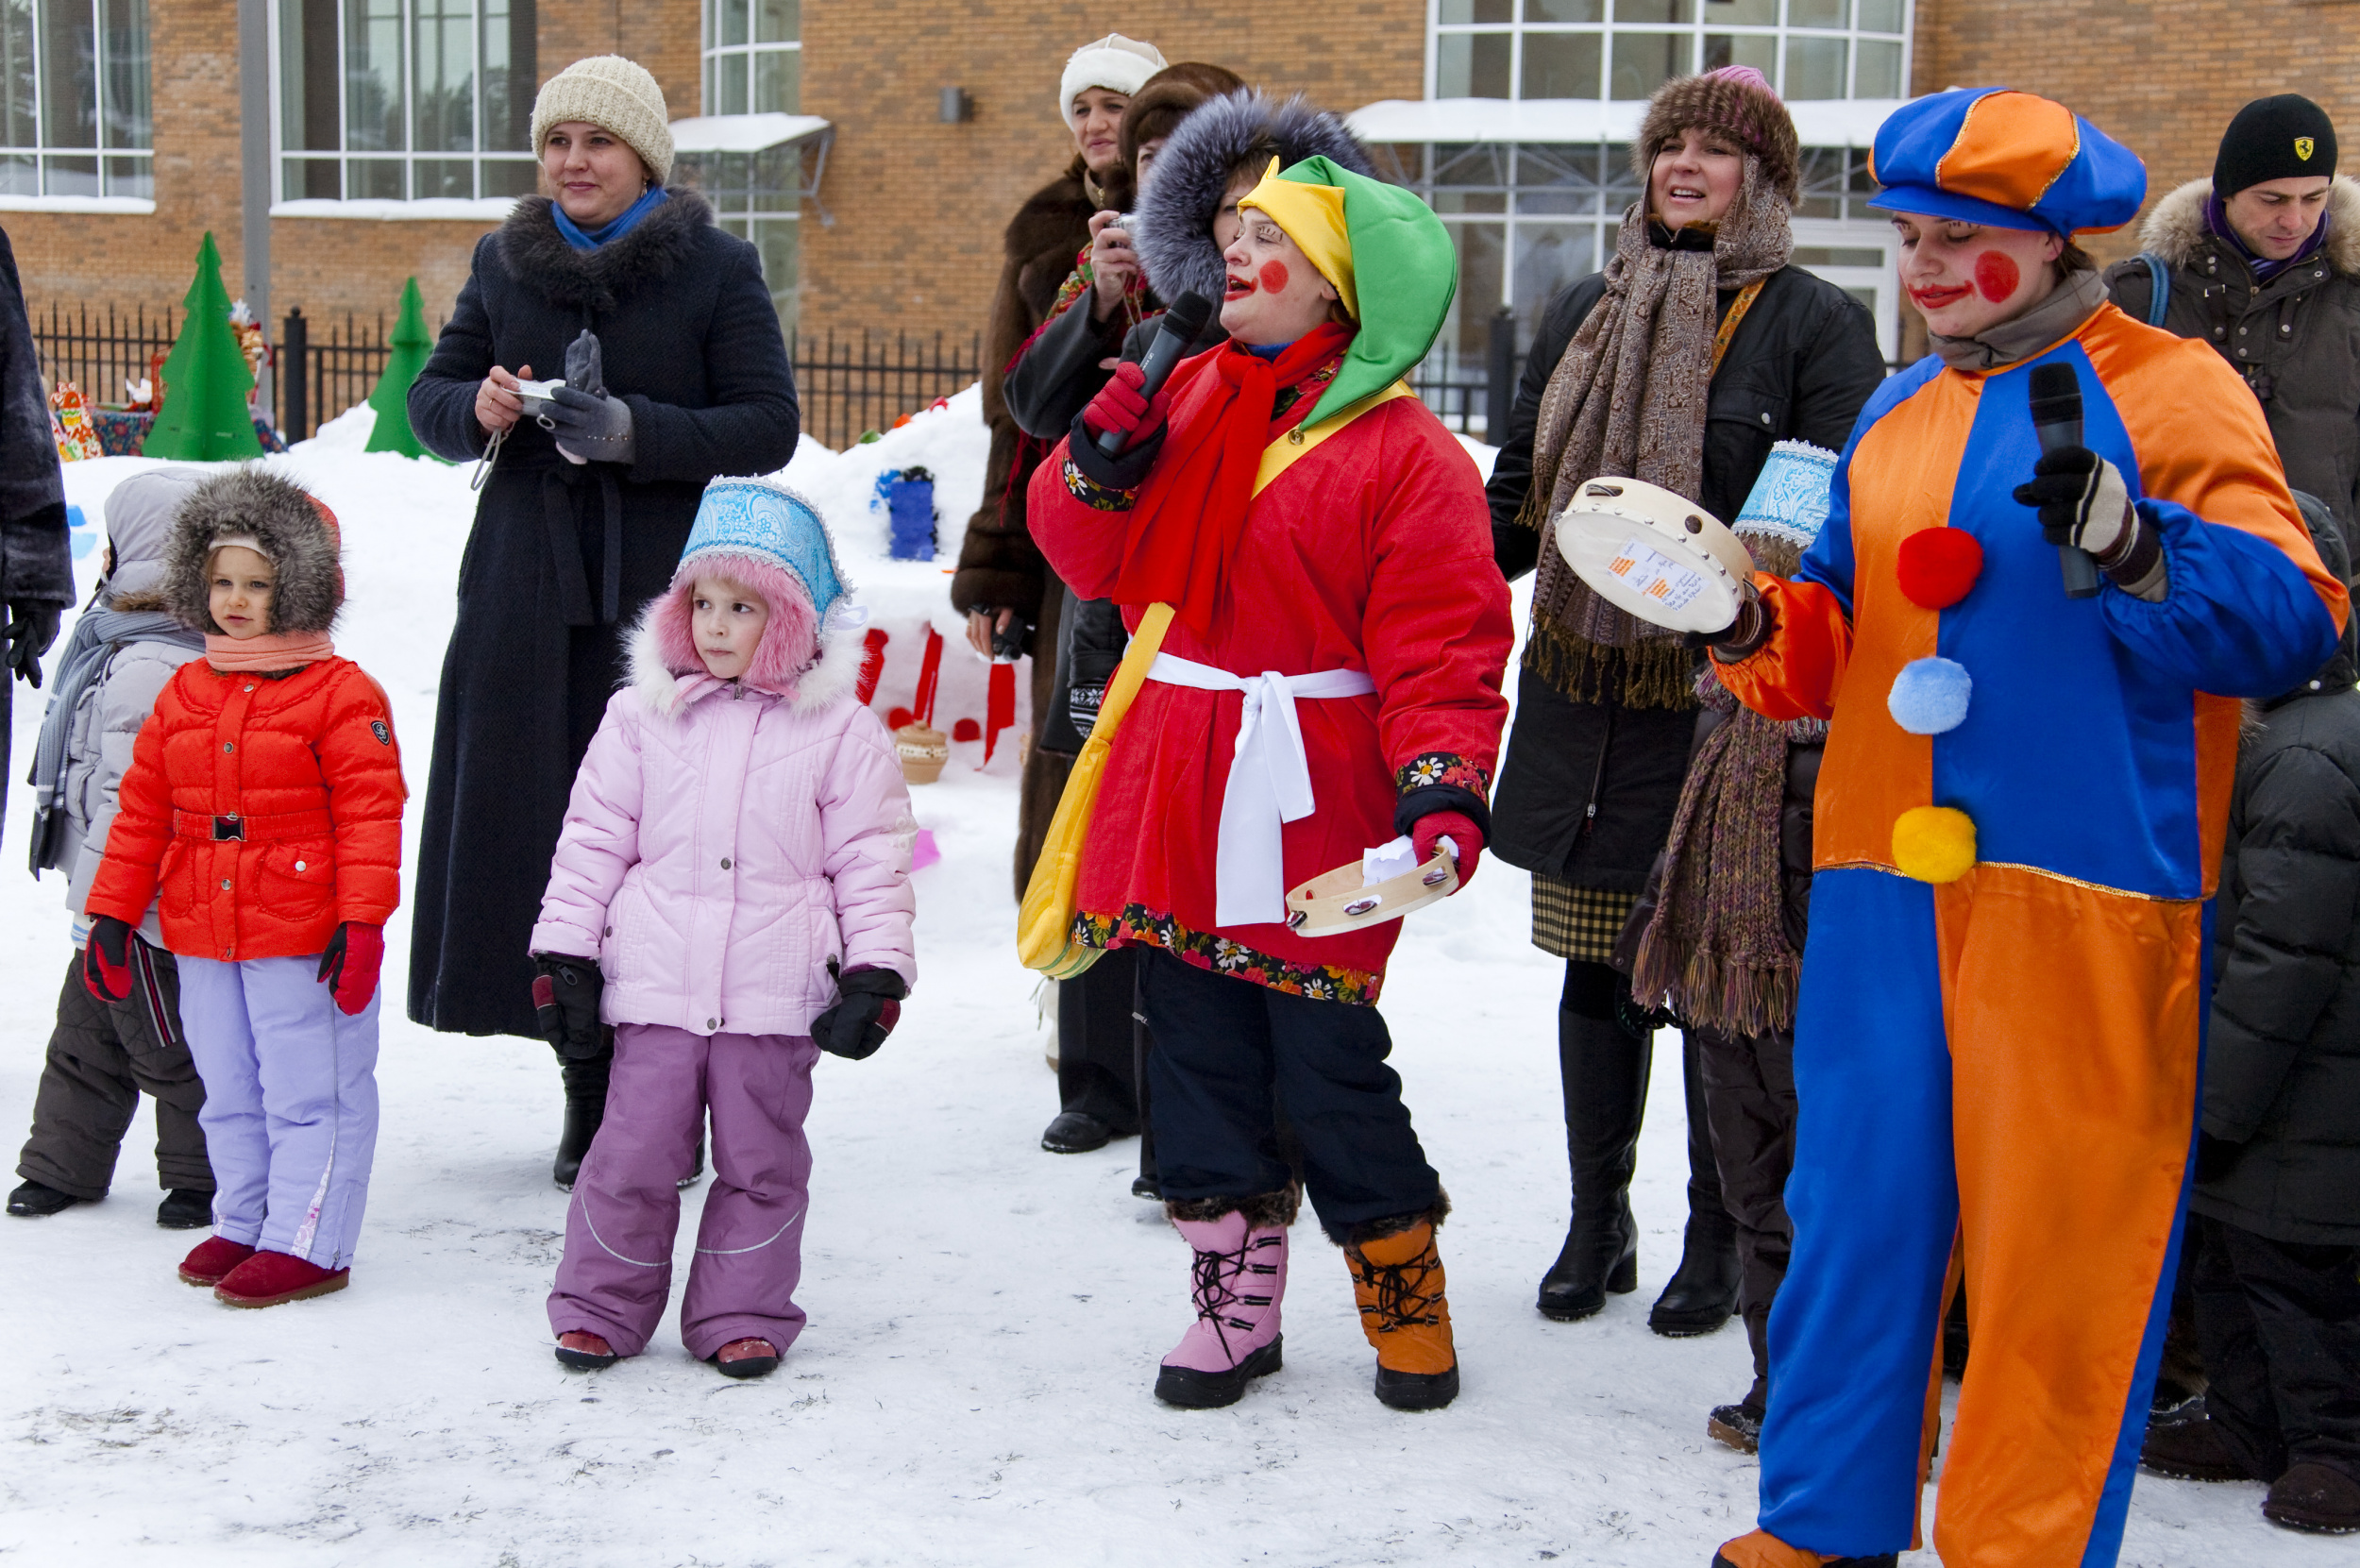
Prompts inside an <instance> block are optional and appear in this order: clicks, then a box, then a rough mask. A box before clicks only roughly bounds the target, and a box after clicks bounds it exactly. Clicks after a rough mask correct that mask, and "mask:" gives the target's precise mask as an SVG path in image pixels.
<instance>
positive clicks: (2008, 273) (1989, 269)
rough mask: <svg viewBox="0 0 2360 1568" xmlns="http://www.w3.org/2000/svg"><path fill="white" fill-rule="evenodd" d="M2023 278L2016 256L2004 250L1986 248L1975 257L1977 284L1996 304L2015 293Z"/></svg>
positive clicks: (1985, 296)
mask: <svg viewBox="0 0 2360 1568" xmlns="http://www.w3.org/2000/svg"><path fill="white" fill-rule="evenodd" d="M2023 280H2024V279H2023V274H2021V273H2019V272H2018V271H2017V270H2016V265H2015V258H2014V257H2013V256H2010V255H2009V254H2008V253H2007V252H2005V251H2003V250H1986V251H1984V252H1983V253H1982V254H1981V256H1978V257H1976V258H1975V286H1976V287H1977V288H1979V289H1981V290H1982V291H1983V297H1984V298H1985V299H1988V300H1990V301H1991V302H1992V303H1993V304H1995V305H1997V304H1998V303H1999V302H2000V301H2001V300H2003V299H2006V298H2007V297H2009V296H2010V295H2013V294H2014V293H2015V289H2016V285H2017V284H2018V283H2020V282H2022V281H2023Z"/></svg>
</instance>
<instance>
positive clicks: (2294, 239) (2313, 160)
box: [2106, 93, 2360, 543]
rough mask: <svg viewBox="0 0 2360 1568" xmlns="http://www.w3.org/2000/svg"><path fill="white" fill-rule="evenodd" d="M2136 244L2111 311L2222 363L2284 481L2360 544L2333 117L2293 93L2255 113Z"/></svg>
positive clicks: (2356, 248)
mask: <svg viewBox="0 0 2360 1568" xmlns="http://www.w3.org/2000/svg"><path fill="white" fill-rule="evenodd" d="M2139 238H2140V240H2141V241H2142V242H2143V243H2144V244H2145V245H2146V247H2147V248H2146V249H2145V250H2144V251H2142V252H2141V253H2140V254H2139V255H2137V256H2134V257H2132V259H2131V260H2130V261H2117V262H2116V263H2115V264H2114V265H2113V266H2112V267H2109V268H2108V269H2107V271H2106V285H2107V287H2108V289H2109V290H2110V291H2111V292H2112V294H2113V295H2114V301H2115V303H2116V305H2119V306H2120V307H2122V309H2123V310H2124V311H2126V312H2130V314H2132V316H2134V317H2137V318H2138V319H2139V320H2142V321H2146V322H2149V323H2151V324H2153V325H2156V326H2159V327H2162V328H2164V329H2166V330H2168V331H2172V332H2176V333H2178V334H2179V335H2180V336H2182V337H2183V338H2202V339H2203V340H2204V341H2205V342H2207V343H2210V344H2211V345H2212V346H2214V347H2215V348H2217V349H2218V350H2220V354H2221V357H2222V358H2223V359H2225V360H2227V361H2228V362H2230V363H2231V364H2233V365H2235V366H2236V367H2237V370H2238V371H2239V373H2240V374H2242V375H2243V376H2244V377H2245V379H2246V384H2247V385H2248V386H2250V387H2251V388H2252V389H2253V395H2254V396H2256V397H2258V398H2260V399H2261V402H2262V411H2263V413H2265V414H2266V415H2267V417H2268V419H2269V427H2270V434H2271V436H2272V437H2273V438H2275V439H2276V441H2277V444H2278V455H2279V460H2280V461H2281V462H2282V463H2284V464H2285V467H2286V482H2287V483H2288V484H2290V485H2292V486H2293V487H2294V488H2295V489H2297V490H2301V491H2306V492H2308V493H2309V494H2311V495H2313V496H2316V497H2318V498H2319V499H2320V500H2321V501H2323V502H2325V503H2326V505H2327V507H2328V509H2329V510H2330V511H2331V512H2333V513H2334V514H2335V520H2336V523H2337V524H2338V526H2339V527H2340V529H2341V530H2342V531H2343V534H2344V537H2345V539H2346V541H2347V542H2348V543H2360V528H2356V527H2355V525H2356V524H2360V185H2355V184H2354V183H2353V182H2352V180H2349V179H2338V178H2336V177H2335V123H2334V122H2333V121H2331V120H2329V119H2328V117H2327V111H2326V110H2322V109H2321V108H2319V106H2318V105H2317V104H2315V103H2313V102H2312V101H2311V100H2310V99H2308V98H2305V97H2303V96H2301V94H2299V93H2280V94H2279V95H2277V96H2276V97H2271V98H2257V99H2255V100H2254V101H2253V102H2251V103H2250V104H2248V105H2246V106H2245V108H2243V109H2241V110H2238V111H2237V115H2236V118H2234V120H2232V121H2230V122H2229V129H2228V131H2227V132H2226V133H2225V134H2223V135H2222V137H2221V139H2220V150H2219V152H2218V154H2217V156H2216V157H2215V158H2214V160H2213V177H2212V178H2211V179H2209V180H2206V179H2197V180H2191V181H2189V182H2188V183H2187V184H2185V185H2183V186H2181V187H2180V188H2179V189H2178V190H2176V191H2174V192H2172V193H2171V194H2169V195H2167V196H2166V197H2165V198H2164V199H2163V200H2162V201H2160V202H2158V203H2157V204H2156V206H2155V210H2154V211H2152V212H2150V213H2149V214H2148V219H2147V223H2146V225H2145V227H2144V228H2142V229H2141V230H2140V233H2139ZM2158 285H2161V287H2160V288H2159V286H2158Z"/></svg>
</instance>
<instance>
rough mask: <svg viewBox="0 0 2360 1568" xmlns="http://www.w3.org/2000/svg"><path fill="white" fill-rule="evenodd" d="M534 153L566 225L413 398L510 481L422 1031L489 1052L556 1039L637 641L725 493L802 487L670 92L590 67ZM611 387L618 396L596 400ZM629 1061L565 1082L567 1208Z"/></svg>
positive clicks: (473, 578) (482, 624)
mask: <svg viewBox="0 0 2360 1568" xmlns="http://www.w3.org/2000/svg"><path fill="white" fill-rule="evenodd" d="M632 74H635V76H636V79H635V80H634V79H633V77H632ZM585 77H586V78H587V79H586V80H585V79H584V78H585ZM617 80H619V81H620V82H621V83H622V84H623V86H622V87H617V86H616V81H617ZM632 88H635V89H637V91H636V92H632V91H630V89H632ZM650 99H652V102H649V100H650ZM593 114H596V115H598V116H599V119H598V120H597V121H593V120H592V119H590V118H589V116H591V115H593ZM533 142H534V145H535V146H536V147H537V148H539V149H541V151H542V156H543V172H544V175H545V177H546V178H547V180H548V183H549V185H550V186H551V187H552V188H553V189H556V190H557V191H558V192H559V197H558V200H557V202H555V203H552V202H551V201H550V200H548V198H546V197H539V196H530V197H527V198H525V199H524V200H521V201H519V202H518V203H517V204H516V208H515V211H514V212H513V213H512V214H511V215H510V216H509V218H508V220H507V222H505V223H504V224H502V225H501V226H500V228H498V229H497V230H496V231H495V232H493V233H491V234H487V235H485V236H484V237H483V239H482V240H481V241H480V242H479V243H478V244H477V245H476V251H475V262H474V269H473V272H472V274H471V276H470V277H469V278H468V280H467V284H466V286H465V287H464V289H462V290H461V291H460V295H459V305H458V309H457V311H456V312H454V313H453V315H452V317H451V319H450V322H449V324H448V325H447V326H446V327H445V328H444V329H443V334H442V337H441V339H440V341H438V342H437V343H436V345H435V348H434V354H433V357H432V358H431V359H430V360H429V361H428V362H427V365H426V368H425V369H424V370H423V371H421V372H420V373H419V375H418V379H417V380H416V381H415V382H414V383H413V385H412V387H411V389H410V422H411V425H412V427H413V429H415V430H416V431H417V432H418V438H419V439H420V440H421V441H422V442H423V443H425V445H426V446H427V447H429V448H430V449H431V450H433V451H434V452H435V453H437V454H438V455H440V456H442V457H446V458H448V459H450V460H451V461H452V462H455V463H459V462H470V461H474V460H477V459H480V458H488V459H489V461H490V464H491V477H490V479H489V481H487V482H486V483H485V485H484V487H483V497H482V500H481V501H480V503H479V506H478V508H477V512H476V526H475V531H474V532H473V534H472V535H471V536H470V537H469V539H468V541H467V550H466V554H465V556H464V558H463V560H462V561H461V563H460V568H459V614H458V619H457V623H456V624H455V625H454V626H453V628H452V630H451V637H450V646H449V648H448V649H447V652H446V653H445V655H444V661H443V681H442V692H441V697H440V700H439V702H438V704H437V706H436V710H435V723H434V752H433V760H432V762H431V764H430V768H429V771H428V775H427V797H426V821H425V827H424V831H423V835H422V839H421V843H420V847H419V854H418V882H417V894H416V899H415V903H414V905H413V907H414V909H415V912H416V913H415V915H414V924H413V929H412V936H411V950H410V1016H411V1018H412V1019H413V1020H416V1021H418V1022H420V1023H423V1024H426V1025H427V1026H429V1027H430V1028H433V1029H440V1030H446V1031H449V1032H453V1033H464V1034H470V1035H522V1036H538V1035H540V1034H541V1030H540V1028H539V1027H538V1026H537V1025H536V1023H535V1020H534V1009H533V994H532V992H533V979H534V967H533V961H532V957H531V953H528V951H527V944H528V942H529V940H530V937H531V930H532V924H533V920H534V919H535V917H536V915H537V913H538V911H539V908H540V902H541V893H542V890H543V888H544V887H545V886H546V885H547V884H548V874H549V856H550V854H551V852H552V851H554V850H555V848H556V846H557V835H558V830H559V828H560V826H561V825H562V823H563V820H564V818H565V801H566V797H567V795H568V794H569V792H570V791H571V789H572V787H573V780H574V770H575V768H576V767H579V766H580V764H581V761H582V752H583V751H584V750H586V749H587V748H588V746H589V744H590V737H591V734H592V733H594V732H595V731H596V730H597V728H598V719H599V716H600V715H601V714H602V713H603V712H604V711H605V708H606V702H607V699H608V698H609V697H610V696H611V695H613V693H614V690H615V685H616V684H617V683H618V682H619V681H620V680H621V679H622V675H623V638H624V634H625V632H626V631H627V629H628V628H629V626H630V625H631V622H632V618H633V617H634V616H635V615H637V614H638V612H639V608H640V606H641V605H643V604H644V603H646V602H647V601H648V600H649V599H652V598H654V597H655V596H656V595H657V594H659V593H661V592H662V591H663V590H664V587H665V585H666V583H667V582H669V581H670V580H671V575H672V568H673V566H674V565H677V564H678V562H679V559H680V552H681V548H682V547H683V545H684V544H685V543H686V541H687V538H688V529H689V525H690V523H691V522H692V521H693V520H694V519H695V517H696V514H697V504H698V501H699V499H700V497H701V496H702V495H703V493H704V487H705V483H706V481H709V480H711V479H713V478H715V477H716V475H721V474H763V473H769V472H772V471H774V470H776V469H779V468H781V467H784V465H785V464H786V463H787V461H788V459H789V458H791V457H793V455H794V453H795V445H796V439H797V436H798V433H799V429H800V418H799V414H798V411H797V405H796V399H795V382H794V376H793V373H792V371H791V370H790V369H789V368H788V364H787V357H786V346H785V343H784V339H783V338H782V337H781V335H780V331H779V318H778V313H777V311H776V308H775V307H774V306H773V305H772V303H771V298H770V291H769V289H768V287H767V285H766V284H765V283H764V281H763V278H762V263H761V259H760V257H759V255H758V253H757V252H756V251H755V249H754V247H753V246H752V245H750V244H748V243H747V242H746V241H744V240H741V239H737V238H735V237H733V236H732V235H729V234H725V233H723V232H722V231H721V230H720V229H718V228H715V227H714V222H713V212H712V210H711V209H710V208H709V207H707V206H706V205H705V203H704V201H703V199H702V198H701V197H700V196H698V195H696V194H693V193H690V192H687V191H666V189H665V188H664V186H663V184H662V177H663V176H665V175H667V174H668V173H669V172H670V169H671V162H672V145H671V135H670V132H669V131H668V130H667V129H666V122H665V118H664V104H663V96H662V94H661V93H660V92H658V91H657V89H656V86H655V83H654V81H653V79H652V78H649V77H648V76H647V73H646V72H644V71H641V70H640V69H639V68H638V67H637V66H635V65H632V64H631V63H630V62H629V61H625V60H618V59H614V57H611V56H610V57H605V58H604V59H593V60H584V61H581V62H578V63H577V64H576V65H574V66H572V67H569V68H568V69H567V70H566V71H565V73H563V74H561V75H559V76H555V77H553V78H551V79H550V81H549V82H548V84H546V85H545V86H544V87H543V88H542V91H541V94H540V97H539V98H538V99H537V100H536V101H535V103H534V106H533ZM617 167H619V168H620V170H621V174H620V175H619V176H615V175H614V173H613V171H614V170H615V168H617ZM601 178H604V179H605V181H606V184H607V185H613V184H614V183H615V179H616V178H620V179H621V180H622V181H623V183H622V184H621V186H620V188H619V189H605V188H603V187H602V186H601ZM618 204H619V210H615V211H610V210H614V209H617V207H618ZM577 220H579V221H577ZM567 230H571V232H570V233H569V232H567ZM584 240H587V241H589V242H590V243H589V244H587V245H584V244H582V241H584ZM584 333H588V334H590V335H591V336H590V338H589V339H588V340H584V339H583V336H582V335H583V334H584ZM593 347H595V349H596V350H597V353H596V356H595V362H594V360H593V356H592V355H591V353H590V350H591V349H592V348H593ZM561 369H562V370H563V371H564V372H565V375H566V378H567V379H568V380H569V381H570V382H572V383H573V385H572V389H571V390H572V391H573V392H574V393H575V394H576V395H577V396H575V397H573V398H570V399H568V402H569V403H570V404H571V406H570V407H566V406H561V407H559V408H555V409H551V410H549V411H548V413H549V414H550V416H551V417H552V418H553V420H554V421H555V422H557V423H558V424H559V428H558V429H557V430H546V429H544V428H542V427H541V425H540V424H539V423H538V422H537V421H536V420H535V419H532V418H519V417H518V414H519V412H520V401H519V398H518V396H517V395H516V393H515V390H514V387H515V381H516V377H517V376H518V375H525V376H530V375H531V374H533V373H535V372H537V373H538V374H539V375H541V376H543V377H553V376H555V375H557V374H558V373H559V372H560V371H561ZM600 374H602V377H603V383H604V384H603V389H602V391H601V389H600V388H598V387H597V386H595V385H593V386H584V385H583V384H582V383H583V382H584V381H586V380H588V379H590V378H591V377H592V376H594V375H600ZM496 432H497V434H498V437H499V439H498V440H497V442H496V441H495V440H494V435H495V433H496ZM561 443H563V444H564V445H565V447H566V448H569V449H571V450H572V451H573V452H574V453H575V454H576V455H577V456H580V457H584V458H587V459H588V460H589V461H586V462H579V463H578V462H574V461H570V460H569V459H568V457H567V456H566V455H565V451H564V450H561V446H560V444H561ZM589 983H591V984H595V979H594V978H589ZM609 1049H610V1050H611V1047H610V1048H609ZM608 1060H609V1057H608V1056H607V1055H605V1054H596V1053H595V1052H594V1054H592V1055H591V1056H590V1057H589V1058H588V1059H586V1060H572V1059H569V1060H567V1061H566V1062H565V1078H566V1122H565V1136H564V1138H563V1140H562V1142H561V1144H560V1147H559V1151H558V1169H557V1176H558V1181H559V1185H561V1186H565V1185H569V1184H570V1182H571V1179H572V1173H573V1169H574V1168H575V1167H577V1166H579V1164H580V1162H581V1158H582V1154H583V1153H585V1152H586V1151H587V1150H588V1148H589V1143H590V1137H591V1135H592V1134H593V1133H595V1132H596V1131H597V1128H598V1117H599V1116H600V1114H601V1113H602V1110H603V1107H604V1104H605V1099H606V1068H607V1062H608Z"/></svg>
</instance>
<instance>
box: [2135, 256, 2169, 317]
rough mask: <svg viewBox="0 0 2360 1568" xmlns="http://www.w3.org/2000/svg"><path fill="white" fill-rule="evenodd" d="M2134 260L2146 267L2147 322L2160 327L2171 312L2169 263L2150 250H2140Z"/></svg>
mask: <svg viewBox="0 0 2360 1568" xmlns="http://www.w3.org/2000/svg"><path fill="white" fill-rule="evenodd" d="M2136 260H2137V261H2138V262H2139V263H2140V265H2142V266H2144V267H2146V268H2147V281H2148V298H2147V324H2148V325H2149V327H2161V326H2162V325H2163V324H2164V317H2166V315H2169V314H2170V313H2171V264H2170V263H2169V262H2167V261H2165V260H2164V259H2163V258H2162V257H2160V256H2158V255H2156V254H2155V253H2154V252H2153V251H2151V250H2142V251H2140V252H2139V254H2138V256H2137V258H2136Z"/></svg>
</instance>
